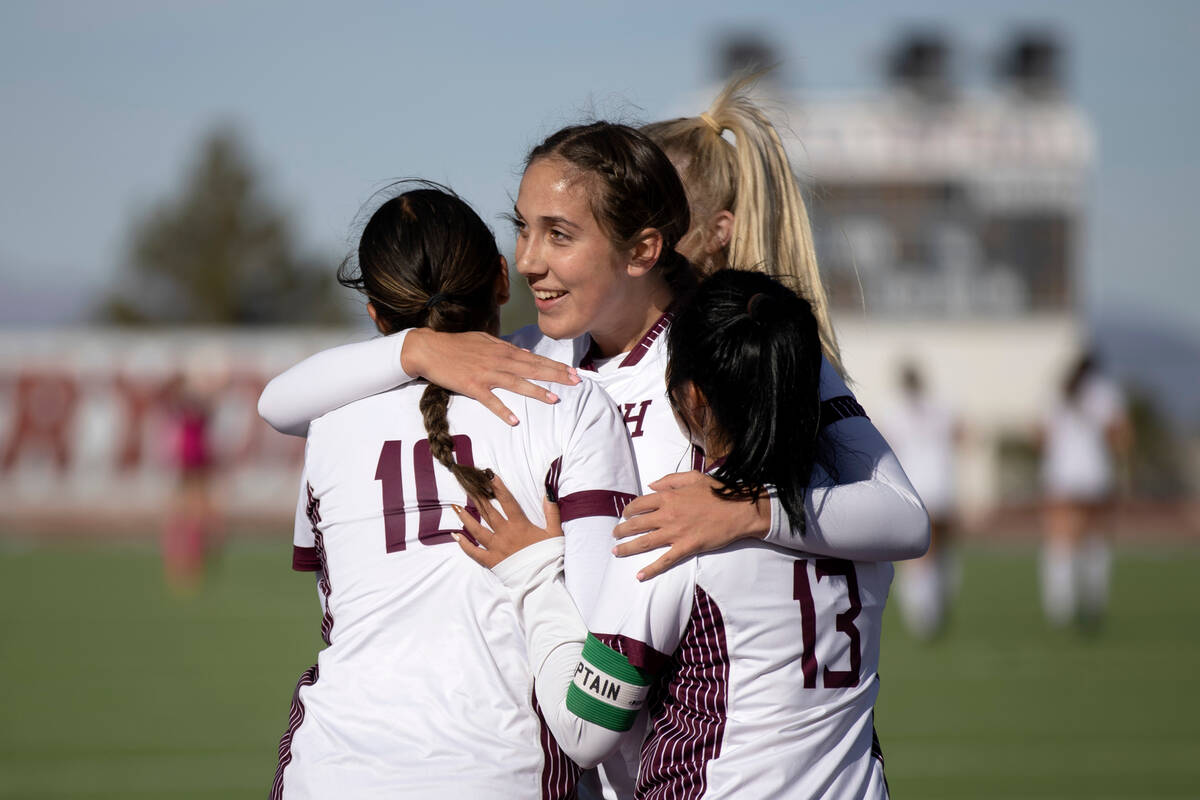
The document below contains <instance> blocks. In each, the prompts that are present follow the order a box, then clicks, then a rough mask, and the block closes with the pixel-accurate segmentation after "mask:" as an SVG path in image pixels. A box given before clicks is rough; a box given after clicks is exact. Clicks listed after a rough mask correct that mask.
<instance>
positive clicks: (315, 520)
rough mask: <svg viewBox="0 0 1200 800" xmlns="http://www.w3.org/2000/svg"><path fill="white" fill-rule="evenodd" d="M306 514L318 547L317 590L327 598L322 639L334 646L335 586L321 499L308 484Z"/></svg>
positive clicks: (316, 549) (322, 618) (322, 623)
mask: <svg viewBox="0 0 1200 800" xmlns="http://www.w3.org/2000/svg"><path fill="white" fill-rule="evenodd" d="M304 513H305V515H306V516H307V517H308V524H309V525H311V526H312V532H313V543H314V544H315V545H316V547H314V548H313V550H315V551H316V554H317V568H318V569H320V570H321V577H320V578H319V579H318V580H317V588H319V589H320V590H321V594H323V595H324V596H325V615H324V616H323V617H321V639H323V640H324V641H325V644H333V642H331V641H329V637H330V635H331V634H332V633H333V612H332V611H330V610H329V595H330V594H332V593H333V584H331V583H330V582H329V561H328V560H327V559H326V558H325V535H324V534H323V533H321V528H320V525H319V523H320V522H321V499H320V498H319V497H314V496H313V488H312V484H311V483H310V484H308V505H306V506H305V508H304Z"/></svg>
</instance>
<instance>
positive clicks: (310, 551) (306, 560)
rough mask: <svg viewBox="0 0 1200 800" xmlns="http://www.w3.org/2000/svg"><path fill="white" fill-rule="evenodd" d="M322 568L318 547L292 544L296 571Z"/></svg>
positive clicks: (293, 562)
mask: <svg viewBox="0 0 1200 800" xmlns="http://www.w3.org/2000/svg"><path fill="white" fill-rule="evenodd" d="M320 568H321V560H320V559H319V558H317V548H315V547H298V546H297V545H292V569H294V570H296V572H316V571H317V570H319V569H320Z"/></svg>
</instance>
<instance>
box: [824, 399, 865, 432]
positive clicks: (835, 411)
mask: <svg viewBox="0 0 1200 800" xmlns="http://www.w3.org/2000/svg"><path fill="white" fill-rule="evenodd" d="M850 417H863V418H865V419H870V417H868V416H867V412H866V410H865V409H864V408H863V407H862V406H860V405H859V404H858V401H857V400H855V399H854V395H849V394H843V395H839V396H838V397H831V398H829V399H828V400H822V401H821V412H820V420H821V427H822V428H824V427H825V426H826V425H832V424H833V423H835V422H840V421H841V420H844V419H850Z"/></svg>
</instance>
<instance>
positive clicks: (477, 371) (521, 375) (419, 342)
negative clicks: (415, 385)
mask: <svg viewBox="0 0 1200 800" xmlns="http://www.w3.org/2000/svg"><path fill="white" fill-rule="evenodd" d="M400 361H401V367H402V368H403V369H404V371H405V372H407V373H408V374H409V375H419V376H421V377H422V378H425V379H426V380H428V381H431V382H433V383H436V384H437V385H438V386H443V387H445V388H446V389H449V390H450V391H452V392H455V393H456V394H461V395H465V396H467V397H470V398H471V399H472V400H477V401H479V402H480V403H482V404H483V405H484V406H486V407H487V409H488V410H489V411H491V412H492V413H493V414H495V415H496V416H497V417H499V418H500V419H502V420H504V421H505V422H507V423H508V424H509V425H516V424H517V422H518V420H517V417H516V415H515V414H513V412H512V410H511V409H509V408H508V407H507V406H505V405H504V403H502V402H500V398H499V397H497V396H496V395H495V394H494V393H493V390H494V389H508V390H509V391H511V392H515V393H517V394H521V395H525V396H526V397H531V398H533V399H534V400H540V401H542V402H543V403H557V402H558V396H557V395H555V394H554V393H553V392H550V391H547V390H546V389H544V388H542V387H541V386H538V385H537V384H535V383H530V381H534V380H541V381H551V382H553V383H562V384H566V385H568V386H570V385H573V384H576V383H579V375H578V374H577V373H576V371H575V368H574V367H568V366H567V365H566V364H560V363H559V362H557V361H552V360H551V359H549V358H544V357H543V356H538V355H534V354H533V353H531V352H529V351H528V350H522V349H521V348H520V347H517V346H516V345H513V344H509V343H508V342H506V341H504V340H503V339H497V338H496V337H495V336H492V335H491V334H488V333H483V332H482V331H469V332H467V333H441V332H439V331H433V330H430V329H428V328H414V329H413V330H411V331H409V333H408V336H407V338H406V339H405V340H404V348H403V351H402V352H401V354H400Z"/></svg>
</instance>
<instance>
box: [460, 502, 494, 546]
mask: <svg viewBox="0 0 1200 800" xmlns="http://www.w3.org/2000/svg"><path fill="white" fill-rule="evenodd" d="M450 507H451V508H452V509H454V513H455V514H457V515H458V520H459V522H461V523H462V526H463V530H464V531H466V532H467V533H469V534H471V536H473V537H475V541H477V542H479V543H480V544H483V545H484V546H485V547H486V546H487V544H486V543H487V542H490V541H491V540H492V536H493V534H492V532H491V530H489V529H488V528H485V527H484V526H483V525H482V524H480V523H479V521H478V520H476V519H475V518H474V517H473V516H471V515H470V514H468V513H467V510H466V509H465V508H462V507H461V506H456V505H451V506H450ZM480 516H482V512H481V514H480Z"/></svg>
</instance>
